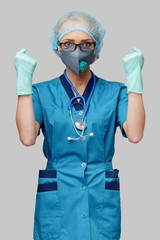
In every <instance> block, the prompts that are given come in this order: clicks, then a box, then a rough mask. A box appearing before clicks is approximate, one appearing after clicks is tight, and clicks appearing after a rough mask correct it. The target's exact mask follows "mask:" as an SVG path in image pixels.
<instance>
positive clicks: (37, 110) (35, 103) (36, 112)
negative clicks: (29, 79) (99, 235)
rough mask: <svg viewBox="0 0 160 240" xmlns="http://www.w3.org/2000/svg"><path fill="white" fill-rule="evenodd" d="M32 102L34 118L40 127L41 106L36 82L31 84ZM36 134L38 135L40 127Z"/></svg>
mask: <svg viewBox="0 0 160 240" xmlns="http://www.w3.org/2000/svg"><path fill="white" fill-rule="evenodd" d="M32 102H33V110H34V116H35V120H36V121H37V122H38V123H39V125H40V128H41V127H42V107H41V103H40V99H39V95H38V90H37V86H36V84H33V85H32ZM38 135H40V129H39V132H38ZM38 135H37V136H38Z"/></svg>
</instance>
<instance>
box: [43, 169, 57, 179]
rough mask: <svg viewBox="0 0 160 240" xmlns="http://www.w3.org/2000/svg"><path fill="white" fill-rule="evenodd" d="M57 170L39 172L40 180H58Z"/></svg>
mask: <svg viewBox="0 0 160 240" xmlns="http://www.w3.org/2000/svg"><path fill="white" fill-rule="evenodd" d="M56 177H57V170H39V178H56Z"/></svg>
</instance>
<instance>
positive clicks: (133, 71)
mask: <svg viewBox="0 0 160 240" xmlns="http://www.w3.org/2000/svg"><path fill="white" fill-rule="evenodd" d="M133 50H134V52H133V53H131V54H129V55H126V56H125V57H124V58H122V61H123V65H124V68H125V71H126V74H127V92H136V93H143V80H142V75H141V70H142V68H143V65H144V57H143V53H142V51H141V50H140V49H138V48H133Z"/></svg>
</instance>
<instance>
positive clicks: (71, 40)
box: [63, 38, 93, 41]
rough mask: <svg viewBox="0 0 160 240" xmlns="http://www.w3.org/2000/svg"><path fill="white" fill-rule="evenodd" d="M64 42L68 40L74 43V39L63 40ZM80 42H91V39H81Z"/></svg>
mask: <svg viewBox="0 0 160 240" xmlns="http://www.w3.org/2000/svg"><path fill="white" fill-rule="evenodd" d="M66 40H69V41H75V40H74V39H69V38H67V39H63V41H66ZM81 41H93V40H92V39H91V38H88V39H82V40H81Z"/></svg>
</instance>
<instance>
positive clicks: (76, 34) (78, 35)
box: [60, 30, 93, 41]
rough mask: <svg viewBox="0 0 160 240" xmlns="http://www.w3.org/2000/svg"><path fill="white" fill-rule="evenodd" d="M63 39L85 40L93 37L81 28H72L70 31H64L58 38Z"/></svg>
mask: <svg viewBox="0 0 160 240" xmlns="http://www.w3.org/2000/svg"><path fill="white" fill-rule="evenodd" d="M65 39H72V40H75V41H81V40H85V39H86V40H89V39H90V40H92V41H93V38H92V37H91V36H90V35H89V34H87V33H85V32H83V31H81V30H74V31H72V32H69V33H66V34H64V35H63V36H62V37H61V39H60V40H61V41H62V40H65Z"/></svg>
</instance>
